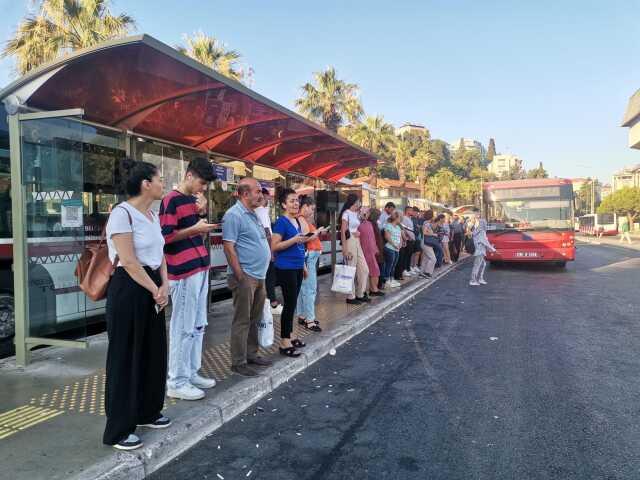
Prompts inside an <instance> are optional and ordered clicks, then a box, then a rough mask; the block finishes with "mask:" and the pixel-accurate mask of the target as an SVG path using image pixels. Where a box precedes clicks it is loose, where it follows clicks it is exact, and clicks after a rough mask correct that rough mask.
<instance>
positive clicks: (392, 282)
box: [389, 280, 402, 288]
mask: <svg viewBox="0 0 640 480" xmlns="http://www.w3.org/2000/svg"><path fill="white" fill-rule="evenodd" d="M389 286H390V287H391V288H398V287H401V286H402V284H401V283H400V282H398V281H396V280H391V281H390V282H389Z"/></svg>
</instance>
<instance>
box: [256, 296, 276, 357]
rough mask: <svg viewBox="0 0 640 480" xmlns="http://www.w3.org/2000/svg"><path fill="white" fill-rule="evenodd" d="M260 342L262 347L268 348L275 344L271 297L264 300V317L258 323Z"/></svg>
mask: <svg viewBox="0 0 640 480" xmlns="http://www.w3.org/2000/svg"><path fill="white" fill-rule="evenodd" d="M258 343H259V344H260V346H261V347H262V348H268V347H270V346H271V345H273V315H271V302H269V299H266V300H265V301H264V308H263V309H262V318H261V319H260V323H259V324H258Z"/></svg>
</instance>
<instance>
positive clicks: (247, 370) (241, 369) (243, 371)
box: [231, 365, 260, 377]
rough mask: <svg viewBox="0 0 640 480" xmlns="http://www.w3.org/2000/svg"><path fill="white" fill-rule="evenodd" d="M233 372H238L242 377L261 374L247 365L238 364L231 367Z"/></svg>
mask: <svg viewBox="0 0 640 480" xmlns="http://www.w3.org/2000/svg"><path fill="white" fill-rule="evenodd" d="M231 371H232V372H233V373H237V374H238V375H240V376H241V377H259V376H260V374H259V373H258V372H256V371H255V370H254V369H253V368H251V367H248V366H247V365H236V366H232V367H231Z"/></svg>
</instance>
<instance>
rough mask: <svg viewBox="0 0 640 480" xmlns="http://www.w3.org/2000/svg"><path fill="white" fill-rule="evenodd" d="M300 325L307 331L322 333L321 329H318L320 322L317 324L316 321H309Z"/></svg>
mask: <svg viewBox="0 0 640 480" xmlns="http://www.w3.org/2000/svg"><path fill="white" fill-rule="evenodd" d="M302 325H303V326H304V328H306V329H307V330H311V331H312V332H321V331H322V329H321V328H320V322H318V321H317V320H309V321H307V322H304V323H303V324H302Z"/></svg>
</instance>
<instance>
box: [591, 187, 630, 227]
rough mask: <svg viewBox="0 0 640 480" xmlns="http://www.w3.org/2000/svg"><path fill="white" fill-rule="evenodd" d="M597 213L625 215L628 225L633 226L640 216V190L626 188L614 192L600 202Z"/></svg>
mask: <svg viewBox="0 0 640 480" xmlns="http://www.w3.org/2000/svg"><path fill="white" fill-rule="evenodd" d="M598 213H617V214H618V215H626V216H627V217H628V219H629V223H630V224H631V225H633V224H634V223H635V221H636V219H637V218H638V215H640V188H639V187H626V188H622V189H620V190H616V191H615V192H613V193H611V194H610V195H609V196H607V197H606V198H605V199H604V200H603V201H602V203H601V204H600V206H599V207H598Z"/></svg>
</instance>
